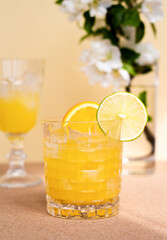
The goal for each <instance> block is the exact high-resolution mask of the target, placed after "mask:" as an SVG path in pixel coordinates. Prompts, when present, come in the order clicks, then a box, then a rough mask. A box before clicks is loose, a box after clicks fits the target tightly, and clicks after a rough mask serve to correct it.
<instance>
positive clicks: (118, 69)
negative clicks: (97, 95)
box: [56, 0, 163, 89]
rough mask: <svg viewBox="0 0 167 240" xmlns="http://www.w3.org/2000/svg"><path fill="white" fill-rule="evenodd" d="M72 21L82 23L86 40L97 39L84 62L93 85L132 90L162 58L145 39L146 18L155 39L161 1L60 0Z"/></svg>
mask: <svg viewBox="0 0 167 240" xmlns="http://www.w3.org/2000/svg"><path fill="white" fill-rule="evenodd" d="M56 4H59V5H60V7H61V9H62V11H64V12H66V13H67V14H68V15H69V19H70V20H72V21H74V20H76V21H81V22H82V21H83V29H84V31H85V33H86V34H85V35H84V36H83V37H82V38H81V41H83V40H85V39H86V38H92V37H93V38H94V40H93V41H92V43H91V48H90V49H89V50H85V51H84V52H83V55H82V57H81V59H82V60H83V61H84V62H85V67H84V68H83V70H84V72H85V73H86V75H87V76H88V77H89V79H90V83H91V84H93V83H96V82H98V83H100V84H101V85H102V86H104V87H107V86H109V85H110V84H112V85H113V86H114V87H115V89H116V88H119V86H120V85H124V86H129V85H130V82H131V80H132V79H133V78H134V77H135V76H136V75H138V74H146V73H148V72H150V71H152V69H153V67H154V64H155V63H156V62H157V60H158V58H159V53H158V51H157V50H156V49H155V48H154V47H153V46H152V45H151V44H150V43H142V42H141V41H142V40H143V38H144V36H145V23H144V22H143V21H142V18H141V16H142V15H144V16H145V17H146V19H147V20H148V21H149V22H150V24H151V28H152V30H153V33H154V35H156V26H155V22H156V21H158V20H160V19H161V18H162V16H163V13H162V10H161V7H162V0H143V1H141V0H57V1H56Z"/></svg>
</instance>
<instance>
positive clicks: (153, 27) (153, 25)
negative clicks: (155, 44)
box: [151, 23, 157, 37]
mask: <svg viewBox="0 0 167 240" xmlns="http://www.w3.org/2000/svg"><path fill="white" fill-rule="evenodd" d="M151 28H152V31H153V33H154V36H155V37H156V35H157V29H156V26H155V24H154V23H151Z"/></svg>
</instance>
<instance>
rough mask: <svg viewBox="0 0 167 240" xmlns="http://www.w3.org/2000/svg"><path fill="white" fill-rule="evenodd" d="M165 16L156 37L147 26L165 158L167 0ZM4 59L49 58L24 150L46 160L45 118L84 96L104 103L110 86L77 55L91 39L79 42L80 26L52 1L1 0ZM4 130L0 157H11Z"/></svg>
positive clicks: (161, 154) (159, 153)
mask: <svg viewBox="0 0 167 240" xmlns="http://www.w3.org/2000/svg"><path fill="white" fill-rule="evenodd" d="M163 11H164V18H163V21H161V22H158V24H157V28H158V37H157V39H154V36H153V34H152V32H151V29H150V27H149V26H148V27H147V34H146V39H145V41H149V42H151V43H153V45H154V46H155V47H157V48H158V49H159V51H160V53H161V57H160V61H159V67H160V71H159V79H160V86H159V90H158V106H157V110H158V112H157V153H156V156H157V160H167V151H166V136H167V127H166V124H167V110H166V108H167V107H166V105H167V93H166V91H167V79H166V78H167V74H166V68H167V67H166V65H167V46H166V44H167V31H166V25H167V1H164V2H163ZM0 33H1V34H0V35H1V38H0V58H42V59H44V60H45V82H44V85H43V90H42V97H41V107H40V114H39V118H38V122H37V125H36V127H35V128H34V129H33V130H32V131H31V132H30V133H28V136H27V138H26V144H25V151H26V153H27V154H28V160H27V161H29V162H40V161H42V158H43V157H42V155H43V153H42V127H41V120H42V119H46V118H56V117H58V118H60V117H63V115H64V114H65V113H66V111H67V110H68V109H69V108H70V107H71V106H73V105H74V104H76V103H78V102H81V101H97V102H100V101H101V100H102V99H103V98H104V96H106V95H107V94H110V93H111V92H112V88H107V89H104V88H102V87H101V86H91V85H89V82H88V79H87V77H86V76H85V75H84V73H82V72H81V66H82V64H81V62H80V61H79V57H80V55H81V52H82V50H83V49H85V48H87V47H88V44H89V42H85V43H82V44H79V39H80V37H81V35H82V30H81V29H79V28H78V26H76V24H75V22H74V23H71V22H69V20H68V18H67V15H66V14H63V13H62V12H61V11H60V9H59V7H58V6H56V5H55V4H54V1H52V0H50V1H46V0H29V1H26V0H15V1H11V0H5V1H3V0H0ZM8 144H9V143H8V141H7V139H6V137H5V134H4V133H0V162H7V161H6V160H5V154H6V153H7V152H8V150H9V145H8Z"/></svg>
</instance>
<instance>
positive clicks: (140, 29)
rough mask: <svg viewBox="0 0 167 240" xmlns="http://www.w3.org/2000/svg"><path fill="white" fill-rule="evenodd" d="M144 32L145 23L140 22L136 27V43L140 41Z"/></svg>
mask: <svg viewBox="0 0 167 240" xmlns="http://www.w3.org/2000/svg"><path fill="white" fill-rule="evenodd" d="M144 34H145V25H144V23H143V22H140V25H139V26H138V27H137V28H136V43H138V42H140V41H141V40H142V39H143V37H144Z"/></svg>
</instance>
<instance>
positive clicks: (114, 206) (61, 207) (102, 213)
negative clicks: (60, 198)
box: [46, 195, 119, 219]
mask: <svg viewBox="0 0 167 240" xmlns="http://www.w3.org/2000/svg"><path fill="white" fill-rule="evenodd" d="M46 199H47V212H48V213H49V214H50V215H52V216H54V217H58V218H67V219H100V218H108V217H112V216H115V215H116V214H118V210H119V197H115V198H112V199H110V201H108V202H107V203H105V204H101V205H100V204H99V205H71V204H60V203H59V202H55V201H54V200H53V199H51V198H50V197H49V196H48V195H46Z"/></svg>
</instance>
